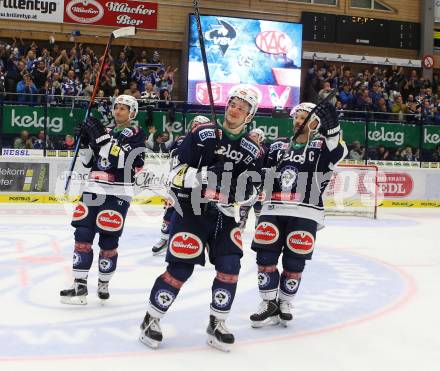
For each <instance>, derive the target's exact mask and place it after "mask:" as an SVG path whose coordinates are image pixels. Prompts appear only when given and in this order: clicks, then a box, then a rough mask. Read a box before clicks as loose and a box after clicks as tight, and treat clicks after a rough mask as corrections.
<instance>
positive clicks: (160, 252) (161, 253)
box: [153, 249, 167, 256]
mask: <svg viewBox="0 0 440 371" xmlns="http://www.w3.org/2000/svg"><path fill="white" fill-rule="evenodd" d="M166 252H167V249H163V250H159V251H156V252H154V251H153V256H158V255H164V254H165V253H166Z"/></svg>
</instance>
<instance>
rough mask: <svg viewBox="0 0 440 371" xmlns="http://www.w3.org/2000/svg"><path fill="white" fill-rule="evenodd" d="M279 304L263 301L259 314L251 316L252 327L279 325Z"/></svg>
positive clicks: (273, 301) (272, 301)
mask: <svg viewBox="0 0 440 371" xmlns="http://www.w3.org/2000/svg"><path fill="white" fill-rule="evenodd" d="M278 313H279V312H278V304H277V302H276V301H275V300H263V301H262V302H261V303H260V306H259V307H258V311H257V313H254V314H252V315H251V316H250V319H251V326H252V327H253V328H260V327H265V326H272V325H278V324H279V323H280V320H279V318H278Z"/></svg>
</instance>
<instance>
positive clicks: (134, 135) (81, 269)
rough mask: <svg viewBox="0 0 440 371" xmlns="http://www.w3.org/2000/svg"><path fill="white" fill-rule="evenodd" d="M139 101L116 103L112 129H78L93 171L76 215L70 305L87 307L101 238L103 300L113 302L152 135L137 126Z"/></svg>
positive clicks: (94, 125) (93, 125)
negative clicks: (122, 241) (122, 244)
mask: <svg viewBox="0 0 440 371" xmlns="http://www.w3.org/2000/svg"><path fill="white" fill-rule="evenodd" d="M137 112H138V103H137V101H136V99H135V98H134V97H132V96H130V95H120V96H118V97H117V98H116V100H115V102H114V103H113V117H114V121H115V123H116V127H115V128H113V129H111V130H107V129H105V127H104V125H103V124H102V122H101V121H99V120H96V119H93V118H89V119H88V120H87V121H86V122H84V123H83V124H81V125H79V126H77V128H76V129H75V131H76V133H75V134H76V135H77V137H78V136H80V137H81V142H82V143H83V144H84V145H88V148H87V149H85V150H83V151H82V153H81V161H82V163H83V165H84V166H85V167H88V168H91V170H90V173H89V176H88V180H87V182H86V185H85V188H84V190H83V193H82V195H81V198H80V201H79V203H78V205H77V206H76V208H75V210H74V212H73V220H72V226H73V227H74V228H75V233H74V237H75V247H74V251H73V277H74V282H73V286H72V288H70V289H67V290H62V291H61V292H60V297H61V302H62V303H64V304H80V305H84V304H87V294H88V290H87V276H88V274H89V270H90V268H91V266H92V262H93V249H92V244H93V240H94V238H95V234H96V233H98V234H99V241H98V245H99V247H100V252H99V258H98V266H99V275H98V277H99V279H98V292H97V293H98V297H99V298H100V299H102V300H107V299H108V298H109V296H110V294H109V290H108V284H109V281H110V278H111V277H112V275H113V274H114V272H115V270H116V264H117V260H118V250H117V249H118V241H119V238H120V236H121V234H122V230H123V228H124V222H125V217H126V215H127V211H128V208H129V206H130V201H131V196H132V195H133V186H134V177H135V174H136V171H137V170H140V169H141V168H142V167H143V165H144V154H145V139H146V135H145V132H144V130H143V129H142V128H139V127H137V126H134V125H132V120H133V119H134V118H135V117H136V115H137Z"/></svg>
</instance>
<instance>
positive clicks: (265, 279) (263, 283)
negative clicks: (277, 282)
mask: <svg viewBox="0 0 440 371" xmlns="http://www.w3.org/2000/svg"><path fill="white" fill-rule="evenodd" d="M269 283H270V276H269V274H268V273H266V272H258V287H259V288H265V287H267V286H268V285H269Z"/></svg>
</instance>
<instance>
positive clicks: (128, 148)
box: [81, 126, 146, 195]
mask: <svg viewBox="0 0 440 371" xmlns="http://www.w3.org/2000/svg"><path fill="white" fill-rule="evenodd" d="M109 134H110V136H111V140H110V142H109V143H107V144H106V145H104V146H102V147H100V148H99V149H97V150H94V151H93V150H91V149H90V148H89V149H88V150H85V151H84V152H83V153H82V154H81V160H82V162H83V164H84V166H85V167H90V168H91V171H90V174H89V180H88V183H87V186H86V190H87V191H89V192H93V193H102V192H101V191H98V190H99V189H103V190H104V191H105V193H107V194H113V195H123V194H127V192H129V193H130V192H132V190H131V187H132V186H133V184H134V177H135V174H136V171H137V170H138V169H141V168H142V167H143V166H144V156H145V139H146V134H145V131H144V130H143V129H142V128H139V127H135V126H130V127H127V128H124V129H119V128H113V129H111V130H110V131H109ZM127 166H129V167H130V168H129V171H127V170H126V168H127ZM97 185H99V187H97ZM127 186H128V188H126V187H127Z"/></svg>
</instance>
